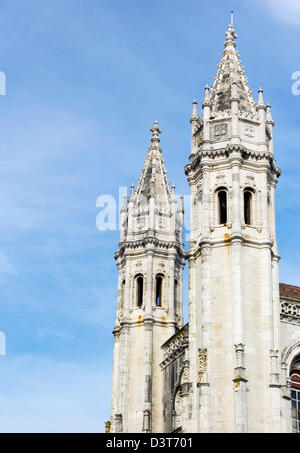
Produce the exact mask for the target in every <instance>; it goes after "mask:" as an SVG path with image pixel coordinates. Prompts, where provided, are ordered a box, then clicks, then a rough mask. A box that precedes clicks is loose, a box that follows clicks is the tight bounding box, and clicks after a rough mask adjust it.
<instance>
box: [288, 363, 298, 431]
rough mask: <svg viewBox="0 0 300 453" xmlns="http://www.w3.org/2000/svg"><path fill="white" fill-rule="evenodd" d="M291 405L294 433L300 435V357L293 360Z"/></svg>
mask: <svg viewBox="0 0 300 453" xmlns="http://www.w3.org/2000/svg"><path fill="white" fill-rule="evenodd" d="M290 379H291V403H292V427H293V432H295V433H300V357H297V358H296V359H294V360H293V362H292V366H291V373H290Z"/></svg>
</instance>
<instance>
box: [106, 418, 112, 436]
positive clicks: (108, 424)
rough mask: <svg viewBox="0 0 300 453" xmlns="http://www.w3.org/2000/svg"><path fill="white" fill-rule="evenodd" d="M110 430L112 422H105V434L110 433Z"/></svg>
mask: <svg viewBox="0 0 300 453" xmlns="http://www.w3.org/2000/svg"><path fill="white" fill-rule="evenodd" d="M110 429H111V422H110V421H108V422H105V432H106V433H110Z"/></svg>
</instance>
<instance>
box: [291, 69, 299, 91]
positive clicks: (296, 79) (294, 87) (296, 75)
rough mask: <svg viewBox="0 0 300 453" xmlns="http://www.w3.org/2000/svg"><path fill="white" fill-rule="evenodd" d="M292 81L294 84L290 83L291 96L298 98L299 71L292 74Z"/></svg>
mask: <svg viewBox="0 0 300 453" xmlns="http://www.w3.org/2000/svg"><path fill="white" fill-rule="evenodd" d="M292 80H294V82H293V83H292V87H291V90H292V94H293V95H294V96H299V94H300V71H294V72H293V73H292Z"/></svg>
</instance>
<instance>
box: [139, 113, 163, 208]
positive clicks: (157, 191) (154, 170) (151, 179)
mask: <svg viewBox="0 0 300 453" xmlns="http://www.w3.org/2000/svg"><path fill="white" fill-rule="evenodd" d="M150 131H151V132H152V137H151V145H150V146H149V148H148V154H147V157H146V159H145V165H144V168H143V169H142V174H141V178H140V180H139V183H138V188H137V191H136V195H137V199H139V201H140V203H144V204H145V203H146V204H147V203H148V202H149V199H150V197H152V198H154V201H155V204H156V206H157V207H160V208H161V209H162V210H163V211H166V212H167V211H168V209H169V208H170V201H171V192H170V188H169V180H168V178H167V170H166V169H165V166H164V159H163V157H162V149H161V147H160V146H159V142H160V138H159V135H160V134H161V133H162V131H161V130H160V128H159V127H158V122H157V121H155V122H154V126H153V127H151V128H150Z"/></svg>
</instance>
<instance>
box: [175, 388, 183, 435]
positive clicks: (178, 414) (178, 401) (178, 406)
mask: <svg viewBox="0 0 300 453" xmlns="http://www.w3.org/2000/svg"><path fill="white" fill-rule="evenodd" d="M174 410H175V429H177V428H179V427H181V426H182V413H183V404H182V397H181V393H180V391H178V392H177V393H176V396H175V400H174Z"/></svg>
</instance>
